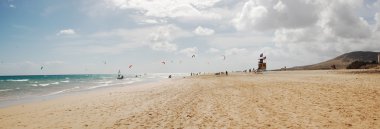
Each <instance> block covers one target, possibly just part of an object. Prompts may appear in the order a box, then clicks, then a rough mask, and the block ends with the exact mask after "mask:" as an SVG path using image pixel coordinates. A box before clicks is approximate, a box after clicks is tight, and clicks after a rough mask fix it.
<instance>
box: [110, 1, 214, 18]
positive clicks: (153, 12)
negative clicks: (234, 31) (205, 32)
mask: <svg viewBox="0 0 380 129" xmlns="http://www.w3.org/2000/svg"><path fill="white" fill-rule="evenodd" d="M218 2H219V0H160V1H156V0H153V1H152V0H110V1H106V4H107V5H108V7H110V8H117V9H130V10H136V12H138V13H141V14H144V15H145V16H153V17H161V18H163V17H171V18H175V17H198V18H219V17H220V16H219V15H218V14H216V13H213V12H209V11H207V9H208V8H211V7H212V6H213V5H215V4H216V3H218Z"/></svg>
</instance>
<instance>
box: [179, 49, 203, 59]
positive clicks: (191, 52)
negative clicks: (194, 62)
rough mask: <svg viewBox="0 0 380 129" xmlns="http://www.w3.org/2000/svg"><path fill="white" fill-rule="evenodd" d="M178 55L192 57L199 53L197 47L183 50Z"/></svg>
mask: <svg viewBox="0 0 380 129" xmlns="http://www.w3.org/2000/svg"><path fill="white" fill-rule="evenodd" d="M180 53H182V54H185V55H186V56H189V57H191V56H192V55H196V54H197V53H199V50H198V48H197V47H191V48H185V49H182V50H181V51H180Z"/></svg>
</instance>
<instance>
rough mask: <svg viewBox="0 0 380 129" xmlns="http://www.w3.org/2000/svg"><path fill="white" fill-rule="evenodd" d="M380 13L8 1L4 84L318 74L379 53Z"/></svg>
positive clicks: (151, 0) (299, 2)
mask: <svg viewBox="0 0 380 129" xmlns="http://www.w3.org/2000/svg"><path fill="white" fill-rule="evenodd" d="M379 10H380V2H379V1H377V0H365V1H362V0H345V1H343V0H337V1H329V0H321V1H309V0H269V1H268V0H244V1H235V0H160V1H158V0H65V1H58V0H38V1H26V0H2V1H1V2H0V17H1V18H0V27H1V30H0V61H1V62H0V75H15V74H78V73H116V72H117V70H118V69H121V70H122V71H123V72H124V73H150V72H200V71H206V72H213V71H223V70H243V69H248V68H253V67H257V66H256V65H257V60H256V59H257V57H258V55H259V54H260V53H264V54H265V55H267V57H268V67H269V68H270V69H276V68H281V67H283V66H287V67H292V66H298V65H306V64H312V63H317V62H320V61H323V60H326V59H330V58H332V57H335V56H337V55H340V54H343V53H345V52H350V51H358V50H361V51H379V47H378V46H380V43H379V42H378V41H379V39H380V29H379V26H380V13H379ZM193 54H194V55H196V58H191V55H193ZM223 55H225V56H226V57H227V59H226V60H223ZM162 61H165V62H167V64H165V65H163V64H161V63H160V62H162ZM104 62H107V63H106V64H105V63H104ZM129 65H133V67H132V69H129V68H128V66H129ZM41 66H44V69H43V70H40V67H41Z"/></svg>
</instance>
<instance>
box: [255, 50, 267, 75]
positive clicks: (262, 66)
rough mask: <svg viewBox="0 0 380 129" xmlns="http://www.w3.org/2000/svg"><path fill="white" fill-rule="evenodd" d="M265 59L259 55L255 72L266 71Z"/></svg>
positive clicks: (262, 55)
mask: <svg viewBox="0 0 380 129" xmlns="http://www.w3.org/2000/svg"><path fill="white" fill-rule="evenodd" d="M266 59H267V57H266V56H264V54H263V53H261V54H260V58H259V62H258V68H257V71H265V70H267V63H266Z"/></svg>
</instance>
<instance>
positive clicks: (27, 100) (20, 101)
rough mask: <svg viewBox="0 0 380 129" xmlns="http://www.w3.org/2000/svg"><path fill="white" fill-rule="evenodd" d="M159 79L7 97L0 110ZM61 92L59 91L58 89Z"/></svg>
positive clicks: (152, 81) (153, 81)
mask: <svg viewBox="0 0 380 129" xmlns="http://www.w3.org/2000/svg"><path fill="white" fill-rule="evenodd" d="M160 81H163V79H154V80H146V81H141V82H140V81H137V82H135V83H133V84H117V85H111V86H101V87H95V86H93V87H95V88H93V87H90V88H88V89H83V90H79V91H71V92H62V93H56V94H53V93H55V92H53V93H49V94H46V95H39V96H31V97H27V96H25V97H22V98H13V99H8V100H4V101H1V103H0V110H1V109H2V108H7V107H12V106H18V105H24V104H33V103H39V102H43V101H54V99H59V98H62V97H67V96H73V95H74V96H75V95H80V94H83V93H87V92H99V91H102V90H108V89H113V88H121V87H130V86H138V85H143V84H149V83H158V82H160ZM58 92H61V91H58Z"/></svg>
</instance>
